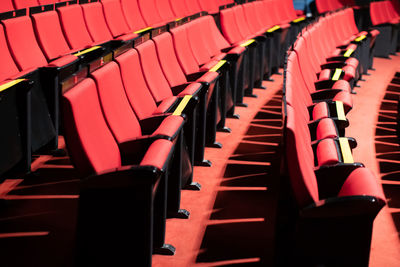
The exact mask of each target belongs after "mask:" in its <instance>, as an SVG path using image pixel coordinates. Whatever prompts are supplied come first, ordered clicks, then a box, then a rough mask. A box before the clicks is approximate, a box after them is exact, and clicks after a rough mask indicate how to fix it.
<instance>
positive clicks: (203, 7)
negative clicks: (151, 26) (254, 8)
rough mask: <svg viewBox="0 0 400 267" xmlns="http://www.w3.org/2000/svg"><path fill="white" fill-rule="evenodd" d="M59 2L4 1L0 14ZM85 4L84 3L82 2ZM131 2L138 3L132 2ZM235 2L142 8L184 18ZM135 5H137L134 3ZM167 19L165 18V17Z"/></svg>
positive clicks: (192, 0)
mask: <svg viewBox="0 0 400 267" xmlns="http://www.w3.org/2000/svg"><path fill="white" fill-rule="evenodd" d="M59 2H65V0H3V1H2V2H1V4H0V12H7V11H11V10H15V9H23V8H30V7H34V6H40V5H49V4H55V3H59ZM80 2H84V1H80ZM131 2H136V0H135V1H133V0H132V1H131ZM233 3H234V1H233V0H224V1H217V0H180V1H172V0H153V1H142V2H141V5H142V6H150V7H152V8H153V9H155V8H157V9H158V12H160V15H161V16H162V17H163V16H165V15H169V16H171V15H172V16H174V17H179V18H183V17H186V16H189V15H193V14H195V13H198V12H201V11H207V12H209V13H218V11H219V7H220V6H224V5H229V4H233ZM132 4H133V5H135V3H132ZM164 18H165V17H164Z"/></svg>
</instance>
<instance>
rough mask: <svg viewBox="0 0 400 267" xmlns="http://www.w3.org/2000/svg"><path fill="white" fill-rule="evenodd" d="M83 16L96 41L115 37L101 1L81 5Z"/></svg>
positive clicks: (102, 41)
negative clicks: (109, 26)
mask: <svg viewBox="0 0 400 267" xmlns="http://www.w3.org/2000/svg"><path fill="white" fill-rule="evenodd" d="M81 7H82V11H83V17H84V19H85V23H86V27H87V29H88V32H89V34H90V37H91V38H92V40H93V41H94V42H95V43H105V42H107V41H109V40H112V39H113V36H112V34H111V32H110V30H109V28H108V25H107V22H106V20H105V17H104V13H103V7H102V5H101V3H100V2H92V3H88V4H84V5H81Z"/></svg>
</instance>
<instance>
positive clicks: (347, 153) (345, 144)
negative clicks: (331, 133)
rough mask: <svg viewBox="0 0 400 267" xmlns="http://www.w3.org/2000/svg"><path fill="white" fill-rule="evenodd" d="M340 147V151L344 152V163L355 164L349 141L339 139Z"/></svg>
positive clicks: (343, 138)
mask: <svg viewBox="0 0 400 267" xmlns="http://www.w3.org/2000/svg"><path fill="white" fill-rule="evenodd" d="M339 145H340V150H341V151H342V157H343V163H354V159H353V155H352V154H351V149H350V144H349V140H348V139H347V138H345V137H339Z"/></svg>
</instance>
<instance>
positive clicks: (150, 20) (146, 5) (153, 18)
mask: <svg viewBox="0 0 400 267" xmlns="http://www.w3.org/2000/svg"><path fill="white" fill-rule="evenodd" d="M137 1H138V5H139V9H140V13H142V17H143V19H144V21H145V22H146V25H147V26H153V25H157V24H160V23H161V22H162V21H163V19H162V18H161V16H160V14H159V13H158V10H157V7H156V2H155V0H137Z"/></svg>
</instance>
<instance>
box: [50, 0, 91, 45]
mask: <svg viewBox="0 0 400 267" xmlns="http://www.w3.org/2000/svg"><path fill="white" fill-rule="evenodd" d="M57 12H58V15H59V17H60V22H61V26H62V28H63V32H64V35H65V38H66V39H67V42H68V44H69V47H70V48H71V49H73V50H82V49H85V48H89V47H92V46H93V45H94V42H93V40H92V38H91V37H90V34H89V32H88V30H87V28H86V24H85V20H84V18H83V12H82V9H81V7H80V5H69V6H64V7H59V8H57Z"/></svg>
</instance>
